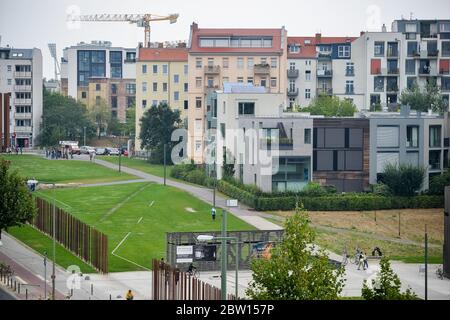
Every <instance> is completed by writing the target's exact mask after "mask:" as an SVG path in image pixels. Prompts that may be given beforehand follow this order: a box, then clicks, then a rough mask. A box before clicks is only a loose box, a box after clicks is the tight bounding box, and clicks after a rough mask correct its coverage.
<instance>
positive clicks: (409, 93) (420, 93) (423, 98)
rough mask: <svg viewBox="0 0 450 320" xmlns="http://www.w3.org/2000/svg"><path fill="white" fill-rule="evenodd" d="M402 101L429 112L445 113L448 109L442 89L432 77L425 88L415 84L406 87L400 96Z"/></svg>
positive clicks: (413, 107)
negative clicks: (408, 87) (409, 87)
mask: <svg viewBox="0 0 450 320" xmlns="http://www.w3.org/2000/svg"><path fill="white" fill-rule="evenodd" d="M400 102H401V103H402V104H403V105H409V106H411V109H413V110H417V111H422V112H423V111H424V112H427V111H428V110H433V111H434V112H438V113H443V112H444V111H446V110H448V105H447V102H446V101H445V100H444V98H443V97H442V94H441V90H440V89H439V87H438V86H437V83H436V80H433V79H431V80H430V81H429V82H428V83H427V85H426V86H425V88H422V89H421V88H420V87H419V86H418V85H417V84H415V85H414V86H413V87H412V88H411V89H406V90H404V91H403V92H402V94H401V96H400Z"/></svg>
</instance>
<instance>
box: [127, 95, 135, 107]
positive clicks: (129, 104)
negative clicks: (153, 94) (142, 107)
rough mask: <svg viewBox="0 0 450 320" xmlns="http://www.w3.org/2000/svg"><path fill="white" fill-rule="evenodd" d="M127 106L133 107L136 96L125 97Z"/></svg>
mask: <svg viewBox="0 0 450 320" xmlns="http://www.w3.org/2000/svg"><path fill="white" fill-rule="evenodd" d="M126 100H127V108H131V107H134V106H135V104H136V98H135V97H127V99H126Z"/></svg>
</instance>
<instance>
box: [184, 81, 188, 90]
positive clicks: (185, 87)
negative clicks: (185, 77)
mask: <svg viewBox="0 0 450 320" xmlns="http://www.w3.org/2000/svg"><path fill="white" fill-rule="evenodd" d="M188 91H189V84H187V83H185V84H184V92H188Z"/></svg>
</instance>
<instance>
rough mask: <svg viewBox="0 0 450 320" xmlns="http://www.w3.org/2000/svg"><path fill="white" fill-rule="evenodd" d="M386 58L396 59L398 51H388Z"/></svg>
mask: <svg viewBox="0 0 450 320" xmlns="http://www.w3.org/2000/svg"><path fill="white" fill-rule="evenodd" d="M387 57H388V58H398V50H396V49H395V50H394V49H388V50H387Z"/></svg>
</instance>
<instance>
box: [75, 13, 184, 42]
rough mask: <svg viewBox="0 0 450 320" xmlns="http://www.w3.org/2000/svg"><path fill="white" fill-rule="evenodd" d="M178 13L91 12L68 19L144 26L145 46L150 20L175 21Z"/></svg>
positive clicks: (147, 40) (147, 39)
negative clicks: (165, 14)
mask: <svg viewBox="0 0 450 320" xmlns="http://www.w3.org/2000/svg"><path fill="white" fill-rule="evenodd" d="M178 17H179V14H178V13H174V14H169V15H167V16H160V15H156V14H150V13H147V14H93V15H71V16H69V17H68V20H69V21H83V22H124V21H125V22H129V23H135V24H136V25H137V26H138V27H140V28H144V31H145V42H144V46H145V47H147V48H148V47H150V22H153V21H170V23H171V24H172V23H176V22H177V20H178Z"/></svg>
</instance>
